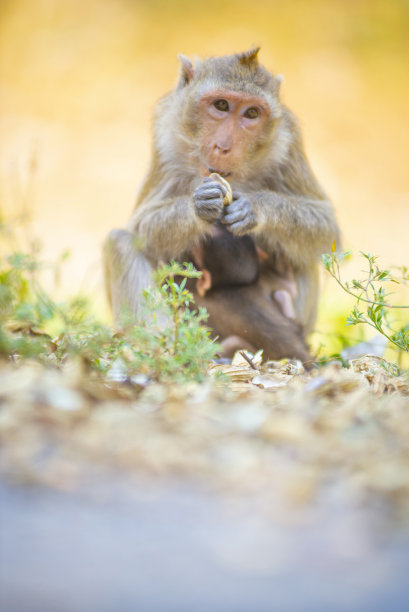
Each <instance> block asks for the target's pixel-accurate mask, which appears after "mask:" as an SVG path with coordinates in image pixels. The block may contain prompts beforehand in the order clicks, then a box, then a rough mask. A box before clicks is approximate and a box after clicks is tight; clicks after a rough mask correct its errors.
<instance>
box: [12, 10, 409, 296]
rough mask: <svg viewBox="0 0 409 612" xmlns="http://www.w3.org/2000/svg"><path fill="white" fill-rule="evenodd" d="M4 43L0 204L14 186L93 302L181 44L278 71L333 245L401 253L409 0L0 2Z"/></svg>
mask: <svg viewBox="0 0 409 612" xmlns="http://www.w3.org/2000/svg"><path fill="white" fill-rule="evenodd" d="M0 44H1V84H0V87H1V89H0V113H1V124H0V130H1V133H0V139H1V163H0V173H1V175H0V189H1V192H0V194H1V203H2V206H3V208H6V209H7V210H9V211H10V210H13V209H16V208H17V207H18V206H20V205H21V202H22V200H23V199H24V197H26V199H27V200H28V201H29V204H30V205H31V206H32V207H33V208H34V218H35V227H36V232H37V234H38V235H39V236H40V237H41V238H42V241H43V244H44V254H45V256H46V257H48V258H50V257H51V258H53V257H56V256H57V255H58V254H59V253H60V252H61V251H62V250H63V249H64V248H66V247H68V248H70V250H71V252H72V255H71V258H70V260H69V262H68V263H67V265H66V274H65V279H66V283H67V284H68V288H69V290H70V291H71V292H72V291H75V290H77V289H78V288H79V287H80V286H81V285H82V286H86V288H87V289H90V290H92V291H94V292H95V296H96V299H101V298H100V296H101V295H102V280H101V270H100V248H101V243H102V241H103V239H104V236H105V235H106V233H107V232H108V231H109V229H111V228H113V227H120V226H122V225H123V224H124V223H125V222H126V221H127V219H128V217H129V215H130V213H131V211H132V208H133V204H134V200H135V194H136V191H137V188H138V185H139V184H140V181H141V179H142V177H143V174H144V172H145V171H146V170H147V167H148V163H149V156H150V127H151V126H150V117H151V112H152V108H153V106H154V103H155V101H156V100H157V98H158V97H160V96H161V95H162V94H163V93H165V92H166V91H168V90H169V89H171V88H172V87H173V85H174V83H175V81H176V79H177V73H178V69H179V67H178V62H177V57H176V56H177V54H178V53H180V52H181V53H183V54H185V55H188V56H191V57H193V56H194V55H198V56H208V55H221V54H225V53H232V52H235V51H242V50H245V49H247V48H249V47H250V46H251V45H252V44H257V45H261V47H262V49H261V53H260V59H261V61H262V63H263V64H265V65H266V66H267V67H268V68H270V69H271V70H272V71H274V72H276V73H282V74H283V75H284V83H283V88H282V96H283V100H284V101H285V102H286V103H287V104H288V106H290V108H291V109H292V110H293V111H295V113H296V114H297V115H298V116H299V118H300V120H301V125H302V126H303V130H304V137H305V143H306V148H307V152H308V155H309V157H310V160H311V163H312V166H313V168H314V170H315V172H316V174H317V175H318V177H319V179H320V181H321V182H322V184H323V185H324V187H325V189H326V190H327V191H328V193H329V194H330V195H331V196H332V198H333V201H334V203H335V206H336V209H337V212H338V218H339V221H340V224H341V226H342V229H343V235H344V247H346V248H351V249H353V250H354V251H356V252H358V251H359V250H363V251H366V252H370V253H372V254H378V255H380V256H381V258H382V262H384V263H385V265H386V266H387V265H389V264H390V263H396V264H406V265H407V264H409V239H408V228H409V172H408V163H409V155H408V153H409V2H408V0H330V1H329V0H308V1H306V0H294V1H288V2H283V0H279V1H275V0H273V1H271V0H270V1H267V0H258V2H252V3H250V2H248V1H242V0H234V1H231V0H225V1H224V2H215V1H213V0H208V1H207V2H203V3H201V2H192V1H187V0H176V1H166V0H150V1H149V2H148V1H142V0H134V1H132V0H86V2H85V1H84V0H59V1H56V0H2V2H1V4H0ZM33 157H34V159H35V166H36V168H35V172H34V175H33V176H32V177H31V179H29V175H30V170H29V167H30V159H33ZM31 166H33V164H31ZM31 174H33V173H32V172H31ZM24 194H25V195H24ZM354 265H358V269H359V266H360V262H356V263H355V264H352V266H354ZM328 281H329V285H328ZM325 283H326V285H327V286H329V287H330V291H329V292H328V291H327V297H326V298H325V299H326V300H327V302H326V303H327V304H330V303H331V300H335V302H337V303H338V301H339V299H340V294H341V290H338V289H337V288H336V286H335V284H334V283H333V281H331V280H330V279H328V280H327V281H325ZM324 295H325V294H324Z"/></svg>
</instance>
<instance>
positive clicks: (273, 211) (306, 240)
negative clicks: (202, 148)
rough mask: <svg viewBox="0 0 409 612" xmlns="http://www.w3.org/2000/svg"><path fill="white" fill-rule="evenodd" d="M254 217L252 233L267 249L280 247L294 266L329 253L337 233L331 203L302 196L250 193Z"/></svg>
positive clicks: (338, 238) (337, 240)
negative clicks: (254, 222) (254, 223)
mask: <svg viewBox="0 0 409 612" xmlns="http://www.w3.org/2000/svg"><path fill="white" fill-rule="evenodd" d="M250 200H251V202H252V204H253V209H254V212H255V217H256V220H257V221H256V226H255V227H254V230H253V232H254V235H255V236H258V237H259V238H260V239H261V241H262V242H263V244H265V246H266V247H267V250H268V251H270V252H272V251H274V250H276V249H277V247H279V249H280V250H281V252H282V253H283V254H285V255H286V256H287V258H288V259H289V261H290V262H291V263H292V264H293V265H295V266H296V267H303V266H304V265H305V264H306V265H307V266H308V265H310V264H311V262H312V261H314V260H317V257H319V255H321V254H322V253H328V252H330V250H331V246H332V244H333V242H334V241H335V242H336V244H337V245H339V241H340V232H339V228H338V224H337V221H336V218H335V214H334V211H333V208H332V205H331V203H330V202H329V201H328V200H319V199H314V198H313V197H308V196H303V195H289V194H285V193H277V192H259V193H257V194H252V195H250Z"/></svg>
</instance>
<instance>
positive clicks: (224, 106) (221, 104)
mask: <svg viewBox="0 0 409 612" xmlns="http://www.w3.org/2000/svg"><path fill="white" fill-rule="evenodd" d="M213 106H214V107H215V108H217V110H219V111H223V112H224V113H225V112H227V111H228V110H229V103H228V102H227V100H215V101H214V102H213Z"/></svg>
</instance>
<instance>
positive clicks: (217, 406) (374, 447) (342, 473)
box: [0, 353, 409, 519]
mask: <svg viewBox="0 0 409 612" xmlns="http://www.w3.org/2000/svg"><path fill="white" fill-rule="evenodd" d="M219 374H222V377H220V376H218V375H219ZM0 442H1V454H0V459H1V462H0V470H1V473H2V474H3V476H6V477H7V478H9V479H14V480H17V481H19V482H28V483H41V484H45V485H48V486H52V487H57V488H60V489H63V490H71V489H75V488H76V487H79V486H81V483H82V477H83V473H84V471H85V470H86V468H87V467H89V466H90V465H94V466H95V465H96V466H109V467H110V468H112V467H114V468H115V469H120V470H121V471H131V472H132V473H137V474H138V475H148V477H150V478H151V477H153V476H155V477H156V476H162V475H163V476H169V475H173V476H175V475H176V476H178V477H179V476H183V477H184V478H190V479H193V480H194V481H196V482H200V483H204V484H205V485H206V486H211V487H215V488H216V489H220V490H223V491H230V490H240V491H244V492H251V491H252V490H253V491H256V490H260V489H264V490H266V491H271V492H274V494H275V495H277V494H278V495H280V498H284V499H286V500H288V502H289V503H290V504H293V505H296V504H305V503H307V502H309V501H311V500H313V499H314V498H315V497H316V496H318V495H319V494H320V492H321V491H323V490H324V489H325V488H326V487H329V486H336V487H341V488H342V489H343V490H345V491H347V493H348V495H350V496H351V497H353V498H354V499H355V500H357V501H358V502H359V503H361V502H362V503H373V502H376V503H381V504H385V506H386V507H387V508H388V510H391V512H392V513H393V515H394V516H398V517H400V518H402V517H403V518H406V519H407V517H409V384H408V380H407V378H404V377H397V376H394V375H393V370H392V365H391V364H388V362H385V361H384V360H383V359H380V358H378V357H372V356H365V357H362V358H360V359H356V360H353V361H351V362H350V367H349V368H343V367H341V365H339V364H337V363H333V364H330V365H327V366H325V367H323V368H321V369H317V370H313V371H312V372H305V371H304V368H303V366H302V364H301V363H300V362H297V361H289V360H284V361H279V362H272V361H270V362H267V363H264V364H263V363H262V354H261V353H257V354H255V355H250V354H244V355H243V353H237V354H236V356H235V357H234V359H233V361H232V363H231V364H229V365H219V364H212V365H210V367H209V376H208V378H207V380H206V381H205V382H204V383H193V382H191V383H186V384H184V385H180V384H166V385H165V384H160V383H157V382H153V381H149V380H148V379H147V378H146V377H145V376H142V375H141V376H135V377H133V378H132V379H128V378H126V376H124V375H123V373H121V372H118V371H115V370H113V371H112V372H110V374H109V376H108V377H106V378H100V377H98V376H96V375H90V373H89V372H88V371H87V370H86V369H85V368H84V367H83V365H82V363H81V361H80V360H77V361H71V362H67V364H66V365H65V366H64V368H62V369H53V368H47V367H44V366H41V365H39V364H38V363H36V362H29V361H26V362H22V363H21V364H17V365H16V364H10V363H4V364H3V365H2V366H1V367H0Z"/></svg>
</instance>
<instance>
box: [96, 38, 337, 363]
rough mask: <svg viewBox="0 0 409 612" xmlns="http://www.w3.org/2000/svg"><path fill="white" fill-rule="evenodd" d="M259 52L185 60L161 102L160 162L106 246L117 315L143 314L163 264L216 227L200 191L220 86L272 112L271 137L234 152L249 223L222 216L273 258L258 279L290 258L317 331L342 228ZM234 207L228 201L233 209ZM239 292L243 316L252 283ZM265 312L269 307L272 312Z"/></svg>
mask: <svg viewBox="0 0 409 612" xmlns="http://www.w3.org/2000/svg"><path fill="white" fill-rule="evenodd" d="M257 53H258V49H251V50H250V51H248V52H245V53H242V54H236V55H230V56H223V57H215V58H210V59H206V60H203V61H198V62H197V63H196V65H195V67H193V65H192V64H191V62H190V61H189V60H187V59H186V58H183V57H182V58H181V62H182V70H181V75H180V79H179V83H178V84H177V86H176V88H175V89H174V90H173V91H172V92H170V93H169V94H167V95H165V96H164V97H163V98H162V99H161V100H160V101H159V102H158V104H157V107H156V109H155V115H154V136H153V153H152V160H151V166H150V169H149V171H148V174H147V177H146V179H145V181H144V184H143V186H142V189H141V191H140V194H139V197H138V200H137V203H136V207H135V210H134V213H133V215H132V217H131V219H130V222H129V224H128V226H127V229H126V230H113V231H112V232H111V233H110V234H109V236H108V238H107V240H106V243H105V263H106V276H107V286H108V293H109V296H110V300H111V304H112V308H113V312H114V317H115V319H116V320H117V321H120V317H121V311H122V309H126V310H128V311H131V312H135V313H137V312H138V310H139V305H140V301H141V295H142V291H143V290H144V289H145V288H146V287H147V286H148V285H149V284H150V281H151V272H152V270H153V269H154V268H155V267H156V266H157V265H158V264H159V263H160V262H162V261H169V260H170V259H177V260H179V261H184V260H185V259H187V258H188V256H189V252H190V251H191V250H192V249H194V248H195V247H196V246H197V245H199V244H200V243H201V242H202V241H203V239H204V237H205V236H207V235H209V234H210V233H211V231H212V227H213V225H212V223H209V221H208V220H205V217H204V215H203V213H202V211H203V206H202V205H203V201H199V199H198V198H199V196H198V195H197V192H198V191H199V192H200V189H201V188H203V187H202V185H203V177H201V176H200V172H201V168H202V167H203V165H204V161H203V156H204V154H205V153H204V149H203V146H202V140H203V139H204V135H206V136H207V135H208V133H209V130H207V131H206V127H207V126H206V125H205V124H204V122H203V119H202V116H201V114H200V113H201V110H200V109H201V106H200V105H201V101H202V100H203V99H205V97H206V95H211V94H212V92H216V93H219V92H221V93H220V97H224V95H223V92H226V97H228V95H231V96H232V97H233V95H234V96H236V97H237V94H241V95H242V96H243V98H244V99H246V96H250V97H251V96H254V97H257V99H260V100H262V101H264V104H265V105H266V106H268V108H269V116H268V119H266V120H265V123H264V127H263V131H262V133H260V134H258V135H257V137H256V138H254V139H253V140H250V141H249V142H248V143H247V144H246V146H245V147H244V148H243V150H240V151H239V154H240V155H239V157H238V158H237V154H236V153H235V151H234V150H233V151H232V153H231V155H232V156H234V155H236V157H235V158H234V157H232V159H234V164H233V166H234V173H233V175H232V178H229V181H230V183H231V185H232V188H233V191H234V192H236V199H237V201H236V205H237V206H236V209H237V208H240V206H242V203H243V202H244V208H243V206H242V208H243V210H244V212H241V213H240V214H241V218H243V219H244V220H243V222H240V223H234V222H232V221H231V219H232V218H233V217H234V216H235V213H234V212H230V213H226V215H225V218H224V219H223V218H222V219H221V221H222V222H223V223H226V224H227V227H228V229H229V230H230V231H231V232H232V233H234V234H236V235H239V236H240V235H244V234H248V235H250V236H251V237H252V239H253V240H254V242H255V244H256V245H257V247H259V248H260V249H262V250H263V251H264V252H265V253H266V254H267V259H266V260H265V261H264V262H263V266H262V269H261V275H260V281H259V282H261V283H263V284H264V285H266V284H268V279H269V275H270V274H273V275H274V270H275V267H276V265H277V262H278V261H285V262H286V264H287V265H288V266H289V267H290V268H291V270H292V271H293V275H294V281H295V285H296V296H295V299H294V306H295V312H296V317H297V321H298V323H299V324H300V325H301V326H302V328H303V330H304V331H305V332H306V333H308V332H309V331H311V330H312V327H313V325H314V322H315V318H316V308H317V299H318V260H319V256H320V254H322V253H325V252H329V251H330V249H331V245H332V243H333V242H334V241H336V242H338V241H339V228H338V225H337V221H336V218H335V214H334V210H333V207H332V205H331V202H330V201H329V199H328V197H327V196H326V194H325V192H324V191H323V189H322V188H321V186H320V185H319V183H318V182H317V180H316V178H315V176H314V175H313V173H312V170H311V168H310V166H309V163H308V160H307V158H306V155H305V153H304V148H303V143H302V138H301V133H300V129H299V125H298V121H297V119H296V117H295V116H294V114H293V113H292V112H291V111H290V110H289V109H288V108H287V107H286V106H285V105H284V104H282V102H281V101H280V99H279V86H280V79H279V78H277V77H274V76H273V75H272V74H270V73H269V72H268V71H267V70H266V69H265V68H264V67H263V66H261V65H260V64H259V63H258V59H257ZM209 92H210V94H209ZM232 92H233V93H232ZM205 161H206V160H205ZM208 166H209V164H208V163H206V167H208ZM202 174H203V172H202ZM206 180H208V179H206ZM234 204H235V203H234V202H233V204H232V205H231V207H229V208H231V210H232V211H234ZM199 205H200V206H199ZM223 214H224V213H223ZM229 214H230V220H229V216H228V215H229ZM243 215H244V217H243ZM236 216H237V215H236ZM239 216H240V215H239ZM229 223H230V225H229ZM222 290H224V289H222ZM233 293H234V296H235V297H234V300H233V298H230V297H229V298H228V300H230V299H231V300H232V303H233V301H234V306H232V307H234V310H235V311H236V312H237V313H239V312H240V309H241V295H243V296H244V295H246V294H247V293H248V289H245V290H244V293H243V291H242V290H241V288H240V287H237V288H234V292H233ZM233 293H232V294H229V296H230V295H233ZM212 299H214V296H213V298H212ZM246 302H247V300H246ZM253 304H254V307H253V309H252V308H251V307H248V304H247V303H246V306H245V308H244V310H245V311H246V312H245V315H244V312H243V315H244V316H245V317H247V328H248V337H249V341H250V342H251V340H252V339H253V340H254V343H255V344H256V348H262V345H259V336H257V333H256V330H254V334H255V337H254V338H253V337H252V335H251V332H252V322H253V321H254V320H255V319H256V318H257V317H259V316H261V313H260V311H259V308H262V306H260V304H259V303H258V301H257V300H254V302H253ZM204 305H205V306H209V307H210V308H209V310H211V309H212V306H211V300H210V298H208V303H206V296H205V298H204ZM226 310H228V309H226ZM264 314H265V313H264V311H263V314H262V316H263V317H264ZM218 316H219V315H216V318H217V317H218ZM268 316H270V322H268V321H267V322H266V324H265V325H266V327H265V329H266V335H270V338H271V344H272V345H273V344H274V343H275V344H276V346H277V354H276V355H275V356H276V357H284V356H292V353H293V351H292V346H291V342H292V340H291V339H289V340H287V339H286V337H285V335H286V331H285V329H284V327H285V326H282V324H281V322H280V321H279V322H278V324H276V322H275V319H274V317H275V313H274V311H273V312H272V313H270V314H269V315H268ZM268 316H267V318H268ZM211 319H212V324H213V325H214V327H215V328H216V329H217V331H218V333H219V335H220V336H221V337H222V338H223V337H225V336H227V335H229V333H228V332H227V330H226V332H225V331H224V326H225V325H227V323H225V322H224V320H225V319H224V317H221V319H220V321H219V320H216V321H215V320H214V317H213V316H212V314H211ZM222 319H223V320H222ZM227 319H228V313H227ZM269 330H271V331H269ZM251 343H252V342H251ZM252 344H253V343H252ZM278 347H281V348H278Z"/></svg>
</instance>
